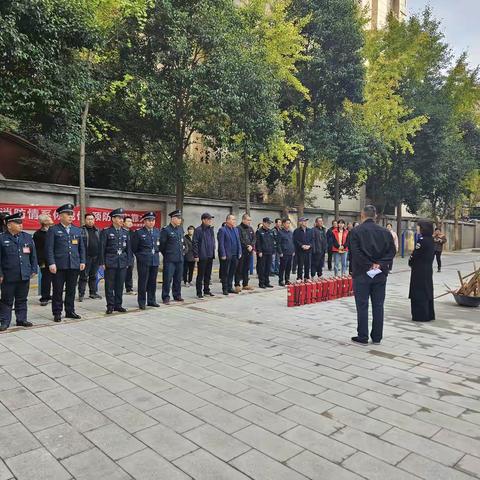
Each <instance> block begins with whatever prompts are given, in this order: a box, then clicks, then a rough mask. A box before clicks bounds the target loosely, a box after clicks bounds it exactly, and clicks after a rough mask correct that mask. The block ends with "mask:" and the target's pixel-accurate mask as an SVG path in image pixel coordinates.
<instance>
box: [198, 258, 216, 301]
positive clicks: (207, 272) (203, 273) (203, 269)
mask: <svg viewBox="0 0 480 480" xmlns="http://www.w3.org/2000/svg"><path fill="white" fill-rule="evenodd" d="M212 266H213V258H201V259H200V260H199V261H198V265H197V281H196V287H197V295H201V294H202V286H203V293H210V280H211V278H212Z"/></svg>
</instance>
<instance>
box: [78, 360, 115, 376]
mask: <svg viewBox="0 0 480 480" xmlns="http://www.w3.org/2000/svg"><path fill="white" fill-rule="evenodd" d="M72 370H74V371H75V372H77V373H80V374H82V375H83V376H84V377H87V378H90V379H94V378H96V377H99V376H101V375H106V374H108V373H110V372H109V370H107V369H105V368H103V367H101V366H100V365H96V364H95V363H93V362H89V361H87V360H86V361H84V362H83V363H79V364H78V365H73V366H72Z"/></svg>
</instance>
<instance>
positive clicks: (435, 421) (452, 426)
mask: <svg viewBox="0 0 480 480" xmlns="http://www.w3.org/2000/svg"><path fill="white" fill-rule="evenodd" d="M420 420H421V421H423V422H428V423H429V424H431V425H432V427H435V426H437V427H438V429H440V427H444V428H446V429H448V430H453V431H454V432H457V433H461V434H462V435H468V436H470V437H474V438H475V437H478V425H474V424H472V423H468V422H465V421H463V420H459V419H457V418H452V417H450V416H448V415H444V414H443V413H438V412H424V411H421V412H418V413H416V414H415V416H414V418H412V422H415V423H419V421H420ZM437 431H438V430H437Z"/></svg>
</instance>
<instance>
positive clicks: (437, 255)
mask: <svg viewBox="0 0 480 480" xmlns="http://www.w3.org/2000/svg"><path fill="white" fill-rule="evenodd" d="M435 258H436V259H437V267H438V269H439V270H440V269H441V268H442V252H435Z"/></svg>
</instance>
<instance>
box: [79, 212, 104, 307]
mask: <svg viewBox="0 0 480 480" xmlns="http://www.w3.org/2000/svg"><path fill="white" fill-rule="evenodd" d="M82 237H83V243H84V244H85V250H86V252H87V263H86V264H85V270H82V271H81V272H80V278H79V280H78V301H79V302H83V298H84V297H85V289H86V286H87V283H88V289H89V291H90V298H94V299H96V298H102V297H101V296H100V295H99V294H98V293H97V290H98V289H97V272H98V267H99V263H98V257H99V255H100V231H99V230H98V228H97V227H96V226H95V215H93V213H86V214H85V224H84V225H83V226H82Z"/></svg>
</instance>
